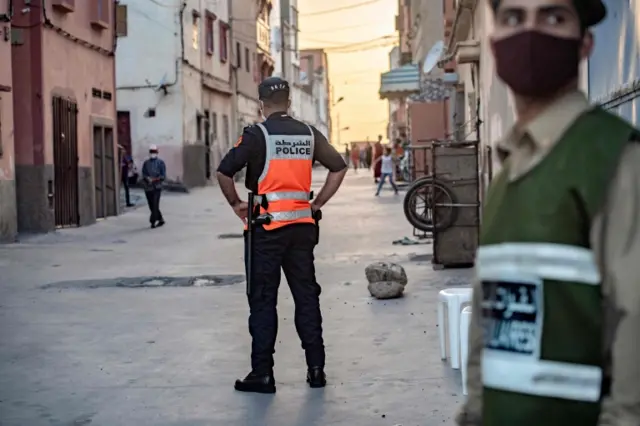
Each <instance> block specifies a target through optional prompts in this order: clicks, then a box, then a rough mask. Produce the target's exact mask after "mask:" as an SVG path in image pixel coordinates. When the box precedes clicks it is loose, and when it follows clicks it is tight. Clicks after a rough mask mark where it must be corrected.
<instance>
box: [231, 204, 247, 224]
mask: <svg viewBox="0 0 640 426" xmlns="http://www.w3.org/2000/svg"><path fill="white" fill-rule="evenodd" d="M231 207H233V212H234V213H235V214H236V216H238V217H239V218H240V220H242V221H243V222H245V221H246V219H247V216H248V215H249V203H247V202H245V201H238V202H237V203H235V204H234V205H233V206H231Z"/></svg>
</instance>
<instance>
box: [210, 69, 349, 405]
mask: <svg viewBox="0 0 640 426" xmlns="http://www.w3.org/2000/svg"><path fill="white" fill-rule="evenodd" d="M258 92H259V98H260V107H261V110H262V114H263V118H265V121H263V122H262V123H260V124H257V125H254V126H249V127H246V128H245V129H244V132H243V134H242V136H241V137H240V139H239V140H238V142H237V143H236V146H235V147H234V148H233V149H231V151H229V153H228V154H227V155H226V156H225V157H224V158H223V159H222V162H221V163H220V167H219V168H218V173H217V174H218V181H219V184H220V189H221V190H222V192H223V194H224V195H225V197H226V198H227V201H228V202H229V204H230V205H231V207H233V210H234V212H235V213H236V215H238V217H240V219H242V220H243V221H245V220H246V218H247V213H248V211H247V210H248V204H247V203H246V202H244V201H241V199H240V197H238V194H237V192H236V189H235V185H234V181H233V176H234V175H235V174H236V173H237V172H239V171H240V170H242V168H244V167H245V166H247V173H246V181H245V185H246V187H247V189H248V190H249V191H250V192H252V193H253V194H255V196H256V197H255V198H254V199H256V201H258V203H259V205H261V207H260V212H259V213H261V214H263V215H264V214H268V215H269V217H270V218H271V223H269V224H265V225H262V226H259V227H257V229H255V230H254V231H253V239H252V241H253V242H252V246H253V248H252V267H253V271H247V274H249V273H251V276H252V281H251V293H250V294H249V296H248V298H249V308H250V315H249V332H250V333H251V337H252V345H251V368H252V369H251V373H249V375H248V376H247V377H246V378H245V379H244V380H237V381H236V384H235V389H236V390H238V391H244V392H259V393H274V392H275V391H276V387H275V380H274V376H273V365H274V363H273V354H274V352H275V342H276V334H277V331H278V315H277V312H276V303H277V298H278V286H279V285H280V269H281V268H282V270H283V271H284V275H285V277H286V278H287V282H288V283H289V287H290V288H291V293H292V294H293V299H294V301H295V304H296V308H295V325H296V329H297V331H298V335H299V336H300V340H301V341H302V348H303V349H304V351H305V355H306V361H307V366H308V373H307V382H308V383H309V385H310V386H311V387H313V388H317V387H324V386H325V385H326V376H325V373H324V365H325V351H324V342H323V340H322V315H321V313H320V302H319V296H320V291H321V290H320V286H319V285H318V283H317V282H316V278H315V269H314V263H313V261H314V257H313V250H314V247H315V245H316V244H317V234H316V231H317V228H316V225H315V220H314V218H313V212H315V211H317V210H319V209H320V208H321V207H322V206H323V205H324V204H326V203H327V201H329V199H330V198H331V197H332V196H333V195H334V194H335V193H336V191H337V190H338V188H339V187H340V184H341V183H342V180H343V178H344V175H345V173H346V172H347V166H346V164H345V162H344V160H343V159H342V157H341V156H340V154H339V153H338V152H337V151H336V150H335V149H334V148H333V147H332V146H331V145H330V144H329V142H328V141H327V139H326V138H325V137H324V136H323V135H322V134H321V133H320V132H319V131H318V130H317V129H316V128H314V127H313V126H308V125H306V124H304V123H302V122H300V121H298V120H295V119H293V118H292V117H290V116H289V115H288V114H287V111H288V109H289V107H290V106H291V101H290V100H289V83H287V81H285V80H283V79H280V78H277V77H271V78H268V79H266V80H265V81H263V82H262V83H261V84H260V86H259V88H258ZM314 161H318V162H319V163H320V164H322V165H323V166H325V167H326V168H327V169H329V174H328V176H327V180H326V182H325V184H324V186H323V188H322V189H321V190H320V192H319V193H318V194H317V196H316V197H315V198H314V199H313V201H311V174H312V166H313V163H314ZM245 236H246V233H245ZM245 243H246V239H245ZM246 258H247V256H246V255H245V260H246Z"/></svg>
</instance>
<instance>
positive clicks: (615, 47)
mask: <svg viewBox="0 0 640 426" xmlns="http://www.w3.org/2000/svg"><path fill="white" fill-rule="evenodd" d="M605 4H606V5H607V18H606V19H605V20H604V21H603V22H602V23H601V24H600V25H598V26H597V27H595V28H594V35H595V48H594V51H593V54H592V56H591V59H590V60H589V97H590V98H591V100H592V101H593V102H597V103H600V104H602V105H603V106H604V107H605V108H607V109H609V110H611V111H614V112H616V113H617V114H619V115H620V116H622V117H623V118H625V119H626V120H628V121H630V122H632V123H634V124H635V125H636V126H638V127H640V20H639V19H638V16H640V1H638V0H605Z"/></svg>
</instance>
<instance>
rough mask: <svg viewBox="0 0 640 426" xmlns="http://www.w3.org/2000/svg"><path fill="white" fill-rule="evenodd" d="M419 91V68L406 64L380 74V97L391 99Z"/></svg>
mask: <svg viewBox="0 0 640 426" xmlns="http://www.w3.org/2000/svg"><path fill="white" fill-rule="evenodd" d="M419 92H420V69H419V68H418V66H417V65H413V64H407V65H403V66H401V67H400V68H396V69H393V70H391V71H389V72H386V73H384V74H382V75H381V76H380V92H379V93H380V99H393V98H401V97H405V96H408V95H410V94H412V93H419Z"/></svg>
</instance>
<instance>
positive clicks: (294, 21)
mask: <svg viewBox="0 0 640 426" xmlns="http://www.w3.org/2000/svg"><path fill="white" fill-rule="evenodd" d="M291 31H292V32H293V50H294V53H295V55H296V58H297V57H298V55H299V54H300V50H299V49H298V9H296V8H295V7H292V8H291Z"/></svg>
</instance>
